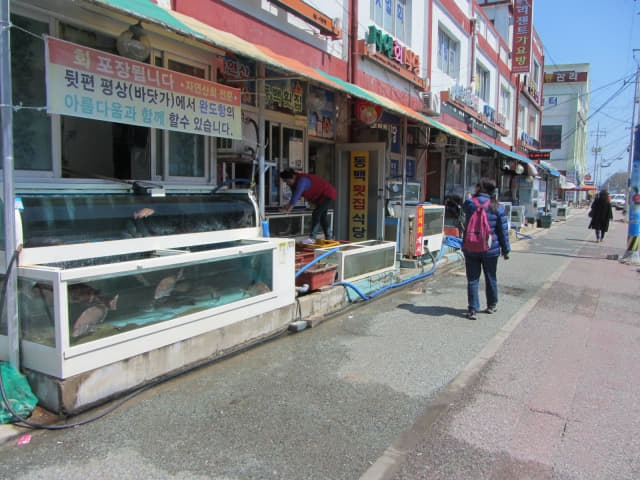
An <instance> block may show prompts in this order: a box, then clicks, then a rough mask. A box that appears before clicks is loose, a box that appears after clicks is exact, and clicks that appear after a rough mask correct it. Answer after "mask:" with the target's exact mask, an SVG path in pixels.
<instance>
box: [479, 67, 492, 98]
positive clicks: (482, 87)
mask: <svg viewBox="0 0 640 480" xmlns="http://www.w3.org/2000/svg"><path fill="white" fill-rule="evenodd" d="M489 77H490V75H489V70H487V69H486V68H484V67H483V66H482V65H480V64H479V63H476V95H478V96H479V97H480V98H481V99H482V100H484V101H485V102H488V101H489V95H490V92H491V82H490V78H489Z"/></svg>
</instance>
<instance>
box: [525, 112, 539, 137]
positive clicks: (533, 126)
mask: <svg viewBox="0 0 640 480" xmlns="http://www.w3.org/2000/svg"><path fill="white" fill-rule="evenodd" d="M537 124H538V119H537V117H536V115H529V123H528V125H527V133H528V134H529V135H531V136H532V137H533V138H538V128H537Z"/></svg>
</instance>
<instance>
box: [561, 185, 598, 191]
mask: <svg viewBox="0 0 640 480" xmlns="http://www.w3.org/2000/svg"><path fill="white" fill-rule="evenodd" d="M561 188H562V187H561ZM562 190H565V191H569V192H595V191H596V190H598V187H596V186H595V185H580V186H579V187H576V186H574V187H572V188H563V189H562Z"/></svg>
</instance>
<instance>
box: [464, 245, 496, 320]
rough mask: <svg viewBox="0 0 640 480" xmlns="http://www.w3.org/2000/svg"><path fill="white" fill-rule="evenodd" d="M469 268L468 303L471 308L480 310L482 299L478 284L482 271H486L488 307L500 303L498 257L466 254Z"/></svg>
mask: <svg viewBox="0 0 640 480" xmlns="http://www.w3.org/2000/svg"><path fill="white" fill-rule="evenodd" d="M464 263H465V266H466V268H467V303H468V304H469V305H468V308H469V310H473V311H474V312H479V311H480V299H479V298H478V284H479V283H480V272H481V271H484V283H485V288H486V296H487V307H494V306H496V305H497V304H498V278H497V272H498V257H487V256H471V255H469V256H466V257H465V259H464Z"/></svg>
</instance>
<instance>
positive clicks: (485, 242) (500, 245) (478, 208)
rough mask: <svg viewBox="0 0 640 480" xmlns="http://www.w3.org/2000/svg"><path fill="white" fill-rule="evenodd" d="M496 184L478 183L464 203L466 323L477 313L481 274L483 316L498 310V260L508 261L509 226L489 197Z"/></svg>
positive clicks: (492, 198) (463, 250)
mask: <svg viewBox="0 0 640 480" xmlns="http://www.w3.org/2000/svg"><path fill="white" fill-rule="evenodd" d="M495 190H496V184H495V182H494V181H493V180H491V179H489V178H482V179H480V183H478V185H477V186H476V193H475V195H473V196H472V197H471V198H468V199H467V200H465V202H464V204H463V205H462V209H463V210H464V213H465V217H466V222H465V234H464V238H463V241H462V253H464V260H465V267H466V272H467V302H468V307H467V312H466V314H465V317H467V318H468V319H469V320H476V319H477V316H476V314H477V312H478V311H480V299H479V298H478V284H479V283H480V273H481V272H483V271H484V280H485V288H486V299H487V308H486V310H485V312H486V313H495V312H496V311H497V308H498V279H497V270H498V257H499V256H500V255H502V256H503V257H504V259H505V260H507V259H508V258H509V252H510V251H511V245H510V244H509V222H508V219H507V216H506V215H505V212H504V207H503V206H502V205H500V204H499V203H498V201H497V200H496V199H495V198H494V197H493V193H494V192H495Z"/></svg>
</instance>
